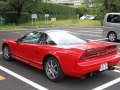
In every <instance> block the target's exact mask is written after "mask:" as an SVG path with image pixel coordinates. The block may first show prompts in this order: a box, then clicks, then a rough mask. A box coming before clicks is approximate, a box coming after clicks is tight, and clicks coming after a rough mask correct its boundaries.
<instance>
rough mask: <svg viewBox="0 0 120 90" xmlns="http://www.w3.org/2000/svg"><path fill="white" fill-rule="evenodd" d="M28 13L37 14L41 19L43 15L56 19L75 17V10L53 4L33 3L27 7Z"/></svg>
mask: <svg viewBox="0 0 120 90" xmlns="http://www.w3.org/2000/svg"><path fill="white" fill-rule="evenodd" d="M28 11H31V13H37V14H38V15H39V16H40V17H42V18H43V17H44V14H49V15H50V17H56V18H57V19H68V18H74V17H76V8H74V7H69V6H66V5H60V4H53V3H37V4H36V3H33V4H31V5H30V6H29V7H28Z"/></svg>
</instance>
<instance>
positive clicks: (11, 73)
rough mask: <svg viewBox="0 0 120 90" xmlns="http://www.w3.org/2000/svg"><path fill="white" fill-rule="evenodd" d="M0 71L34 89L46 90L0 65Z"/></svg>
mask: <svg viewBox="0 0 120 90" xmlns="http://www.w3.org/2000/svg"><path fill="white" fill-rule="evenodd" d="M0 70H2V71H4V72H6V73H8V74H10V75H12V76H14V77H16V78H17V79H19V80H21V81H23V82H25V83H27V84H29V85H30V86H33V87H34V88H36V89H38V90H48V89H47V88H45V87H43V86H41V85H39V84H37V83H35V82H33V81H31V80H29V79H27V78H25V77H23V76H21V75H19V74H17V73H15V72H13V71H11V70H9V69H7V68H5V67H3V66H1V65H0Z"/></svg>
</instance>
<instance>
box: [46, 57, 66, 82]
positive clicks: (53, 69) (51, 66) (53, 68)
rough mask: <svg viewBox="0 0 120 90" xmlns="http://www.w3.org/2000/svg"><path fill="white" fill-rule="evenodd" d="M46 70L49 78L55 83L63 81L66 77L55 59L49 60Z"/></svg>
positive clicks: (50, 58)
mask: <svg viewBox="0 0 120 90" xmlns="http://www.w3.org/2000/svg"><path fill="white" fill-rule="evenodd" d="M44 70H45V74H46V76H47V78H48V79H49V80H51V81H53V82H57V81H60V80H63V79H64V77H65V76H64V73H63V71H62V69H61V66H60V64H59V62H58V61H57V59H56V58H54V57H49V58H47V60H46V62H45V63H44Z"/></svg>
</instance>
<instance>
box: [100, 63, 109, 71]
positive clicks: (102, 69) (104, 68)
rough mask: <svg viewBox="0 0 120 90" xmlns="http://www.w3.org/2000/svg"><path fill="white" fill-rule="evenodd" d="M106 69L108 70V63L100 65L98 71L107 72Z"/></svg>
mask: <svg viewBox="0 0 120 90" xmlns="http://www.w3.org/2000/svg"><path fill="white" fill-rule="evenodd" d="M107 69H108V63H103V64H101V66H100V71H104V70H107Z"/></svg>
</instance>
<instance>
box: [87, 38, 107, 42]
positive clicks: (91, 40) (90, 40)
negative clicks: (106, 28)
mask: <svg viewBox="0 0 120 90" xmlns="http://www.w3.org/2000/svg"><path fill="white" fill-rule="evenodd" d="M87 40H90V41H102V40H107V38H103V39H97V40H93V39H87Z"/></svg>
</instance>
